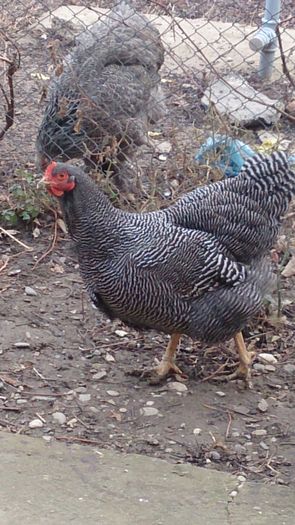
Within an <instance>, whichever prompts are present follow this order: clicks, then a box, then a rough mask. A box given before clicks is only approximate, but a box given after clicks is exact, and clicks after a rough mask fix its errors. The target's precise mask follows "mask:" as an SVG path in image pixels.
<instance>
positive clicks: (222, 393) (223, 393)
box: [215, 390, 226, 397]
mask: <svg viewBox="0 0 295 525" xmlns="http://www.w3.org/2000/svg"><path fill="white" fill-rule="evenodd" d="M215 394H216V395H217V396H219V397H224V396H226V394H225V392H222V391H221V390H218V391H217V392H215Z"/></svg>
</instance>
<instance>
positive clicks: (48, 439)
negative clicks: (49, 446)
mask: <svg viewBox="0 0 295 525" xmlns="http://www.w3.org/2000/svg"><path fill="white" fill-rule="evenodd" d="M42 438H43V439H44V441H47V443H49V441H51V440H52V436H42Z"/></svg>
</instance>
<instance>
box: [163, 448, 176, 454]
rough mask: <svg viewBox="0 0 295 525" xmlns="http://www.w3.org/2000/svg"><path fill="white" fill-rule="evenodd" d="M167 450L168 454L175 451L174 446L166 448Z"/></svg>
mask: <svg viewBox="0 0 295 525" xmlns="http://www.w3.org/2000/svg"><path fill="white" fill-rule="evenodd" d="M165 452H167V454H172V452H174V450H173V448H170V447H168V448H165Z"/></svg>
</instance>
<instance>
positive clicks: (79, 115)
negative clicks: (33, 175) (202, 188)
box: [36, 1, 165, 172]
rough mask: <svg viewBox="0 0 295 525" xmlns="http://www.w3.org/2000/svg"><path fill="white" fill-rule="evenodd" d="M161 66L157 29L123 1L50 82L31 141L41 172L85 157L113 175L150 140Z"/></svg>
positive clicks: (160, 111)
mask: <svg viewBox="0 0 295 525" xmlns="http://www.w3.org/2000/svg"><path fill="white" fill-rule="evenodd" d="M163 60H164V48H163V45H162V42H161V38H160V34H159V32H158V30H157V29H156V28H155V27H154V26H153V25H152V24H151V23H150V22H149V21H148V20H147V18H146V17H145V16H144V15H142V14H140V13H136V12H135V11H134V10H133V9H132V7H131V6H130V5H129V4H128V3H127V2H125V1H121V2H120V3H119V4H118V5H117V7H115V8H114V9H113V10H112V11H111V12H110V13H109V14H108V15H106V16H105V17H104V18H103V19H101V20H99V21H98V22H97V23H96V24H94V25H93V26H91V27H90V28H89V29H88V30H87V31H85V32H84V33H82V34H81V35H80V36H79V37H78V38H77V43H76V46H75V48H74V50H73V51H72V52H71V54H70V55H69V56H68V57H66V59H65V64H64V67H63V72H62V74H61V75H60V76H57V77H55V78H53V79H52V81H51V84H50V89H49V101H48V104H47V107H46V110H45V114H44V117H43V120H42V122H41V125H40V128H39V132H38V136H37V142H36V149H37V163H38V165H39V167H42V168H43V169H45V167H46V166H47V165H48V164H49V162H50V161H51V160H53V159H60V160H62V161H67V160H69V159H73V158H84V160H85V161H86V164H87V165H89V164H90V165H98V166H100V167H101V168H102V169H103V170H105V171H107V170H110V171H112V172H118V170H117V168H116V164H117V165H120V164H121V163H123V162H124V161H125V160H126V159H127V158H128V157H130V156H132V153H133V152H134V150H135V149H136V147H137V146H140V145H142V144H145V143H147V142H148V138H147V129H148V123H150V122H155V121H157V120H158V119H159V118H161V117H162V116H163V115H164V113H165V104H164V102H163V94H162V91H161V87H160V75H159V69H160V67H161V65H162V64H163Z"/></svg>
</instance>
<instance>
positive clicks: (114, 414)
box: [110, 411, 122, 423]
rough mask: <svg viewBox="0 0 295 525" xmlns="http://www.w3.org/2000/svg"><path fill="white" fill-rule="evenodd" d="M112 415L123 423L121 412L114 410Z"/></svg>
mask: <svg viewBox="0 0 295 525" xmlns="http://www.w3.org/2000/svg"><path fill="white" fill-rule="evenodd" d="M110 417H112V418H113V419H115V420H116V421H118V422H119V423H121V421H122V414H120V412H114V411H112V412H111V413H110Z"/></svg>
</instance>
